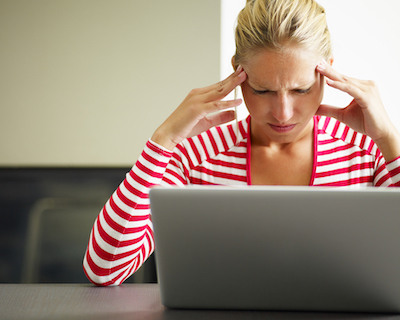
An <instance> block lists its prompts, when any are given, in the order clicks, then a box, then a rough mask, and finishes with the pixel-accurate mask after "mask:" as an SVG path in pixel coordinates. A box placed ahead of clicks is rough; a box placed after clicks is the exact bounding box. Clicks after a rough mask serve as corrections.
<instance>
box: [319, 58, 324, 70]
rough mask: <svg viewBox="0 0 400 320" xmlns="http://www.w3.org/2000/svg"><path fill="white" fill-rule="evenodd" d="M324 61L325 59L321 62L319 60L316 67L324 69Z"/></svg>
mask: <svg viewBox="0 0 400 320" xmlns="http://www.w3.org/2000/svg"><path fill="white" fill-rule="evenodd" d="M324 61H325V60H323V61H322V62H320V63H319V64H318V65H317V68H318V69H320V70H325V69H326V63H324Z"/></svg>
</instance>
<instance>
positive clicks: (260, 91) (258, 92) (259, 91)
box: [253, 89, 271, 95]
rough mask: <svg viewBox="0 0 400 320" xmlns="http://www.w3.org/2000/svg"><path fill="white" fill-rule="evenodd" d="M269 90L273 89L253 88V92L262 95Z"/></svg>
mask: <svg viewBox="0 0 400 320" xmlns="http://www.w3.org/2000/svg"><path fill="white" fill-rule="evenodd" d="M268 92H271V91H269V90H256V89H253V94H258V95H262V94H266V93H268Z"/></svg>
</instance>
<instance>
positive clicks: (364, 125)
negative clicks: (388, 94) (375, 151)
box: [317, 61, 400, 162]
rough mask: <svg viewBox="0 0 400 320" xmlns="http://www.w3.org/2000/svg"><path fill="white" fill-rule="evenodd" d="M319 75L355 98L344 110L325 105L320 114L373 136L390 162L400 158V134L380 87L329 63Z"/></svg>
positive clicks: (320, 70) (321, 68)
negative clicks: (383, 101)
mask: <svg viewBox="0 0 400 320" xmlns="http://www.w3.org/2000/svg"><path fill="white" fill-rule="evenodd" d="M317 71H318V72H319V73H320V74H321V75H323V76H325V77H326V83H327V84H328V85H329V86H331V87H333V88H335V89H338V90H341V91H343V92H346V93H348V94H349V95H350V96H352V97H353V98H354V99H353V101H352V102H351V103H350V104H349V105H348V106H347V107H345V108H342V109H340V108H337V107H333V106H329V105H321V106H320V107H319V109H318V111H317V114H319V115H325V116H329V117H333V118H335V119H337V120H339V121H340V122H343V123H344V124H346V125H348V126H349V127H350V128H352V129H353V130H355V131H357V132H360V133H363V134H366V135H367V136H369V137H370V138H371V139H372V140H373V141H374V142H375V143H376V145H377V146H378V148H379V150H380V151H381V152H382V155H383V157H384V158H385V160H386V162H390V161H392V160H394V159H397V158H399V157H400V134H399V132H398V131H397V129H396V127H395V126H394V125H393V123H392V122H391V121H390V118H389V116H388V114H387V112H386V110H385V108H384V106H383V103H382V100H381V97H380V94H379V90H378V87H377V85H376V83H375V82H373V81H366V80H358V79H354V78H350V77H347V76H345V75H342V74H340V73H339V72H337V71H336V70H334V69H333V68H332V67H331V66H330V65H329V64H328V63H327V62H326V61H323V62H321V63H320V64H319V65H318V66H317Z"/></svg>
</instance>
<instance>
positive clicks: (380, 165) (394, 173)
mask: <svg viewBox="0 0 400 320" xmlns="http://www.w3.org/2000/svg"><path fill="white" fill-rule="evenodd" d="M374 186H377V187H400V157H398V158H396V159H394V160H392V161H390V162H385V159H384V158H383V157H382V156H380V157H378V158H377V161H376V171H375V177H374Z"/></svg>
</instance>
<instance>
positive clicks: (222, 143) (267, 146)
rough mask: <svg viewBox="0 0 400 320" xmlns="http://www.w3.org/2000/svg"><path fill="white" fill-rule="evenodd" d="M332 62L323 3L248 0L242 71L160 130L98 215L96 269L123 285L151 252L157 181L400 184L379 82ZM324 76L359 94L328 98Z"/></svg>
mask: <svg viewBox="0 0 400 320" xmlns="http://www.w3.org/2000/svg"><path fill="white" fill-rule="evenodd" d="M332 63H333V57H332V53H331V45H330V36H329V31H328V28H327V25H326V19H325V13H324V9H323V8H322V7H321V6H319V5H318V4H317V3H316V2H315V1H314V0H301V1H300V0H299V1H292V0H248V1H247V4H246V6H245V8H244V9H243V10H242V11H241V12H240V14H239V17H238V25H237V29H236V53H235V56H234V57H233V58H232V64H233V67H234V69H235V70H236V71H235V72H234V73H233V74H232V75H231V76H229V77H228V78H227V79H225V80H224V81H222V82H220V83H217V84H215V85H212V86H209V87H206V88H202V89H195V90H192V92H190V94H189V95H188V96H187V97H186V99H185V100H184V101H183V102H182V104H181V105H180V106H179V107H178V108H177V109H176V110H175V111H174V112H173V113H172V115H171V116H170V117H169V118H168V119H167V120H166V121H165V122H164V123H163V124H162V125H161V126H160V127H159V128H158V129H157V130H156V131H155V132H154V134H153V136H152V138H151V140H149V141H148V142H147V144H146V146H145V149H144V150H143V152H142V155H141V156H140V158H139V159H138V161H137V162H136V164H135V165H134V166H133V168H132V170H131V171H130V172H129V173H128V174H127V176H126V179H125V180H124V181H123V182H122V184H121V185H120V186H119V188H118V189H117V190H116V192H115V193H114V194H113V195H112V197H111V198H110V199H109V201H108V202H107V203H106V205H105V206H104V208H103V210H102V211H101V212H100V214H99V217H98V218H97V220H96V222H95V224H94V227H93V230H92V233H91V236H90V240H89V245H88V249H87V252H86V255H85V258H84V270H85V272H86V274H87V276H88V278H89V279H90V280H91V281H92V282H93V283H96V284H98V285H111V284H120V283H122V282H123V281H124V280H125V279H126V278H127V277H129V276H130V275H131V274H132V273H133V272H135V271H136V270H137V269H138V268H139V267H140V266H141V265H142V263H143V262H144V261H145V260H146V259H147V258H148V256H149V255H150V254H151V253H152V252H153V250H154V242H153V231H152V230H153V227H152V222H151V217H150V205H149V199H148V192H149V188H151V187H152V186H154V185H158V184H175V185H186V184H212V185H248V184H249V185H312V186H352V187H363V186H400V136H399V133H398V132H397V131H396V129H395V127H394V126H393V124H392V123H391V122H390V119H389V117H388V116H387V114H386V112H385V110H384V107H383V105H382V102H381V99H380V97H379V93H378V90H377V88H376V85H375V84H374V83H373V82H370V81H360V80H357V79H352V78H349V77H347V76H344V75H342V74H339V73H338V72H336V71H335V70H334V69H333V68H332ZM325 82H326V83H327V84H328V85H330V86H332V87H333V88H336V89H338V90H340V91H344V92H347V93H348V94H350V95H351V96H353V98H354V100H353V101H352V102H351V104H350V105H349V106H348V107H346V108H344V109H337V108H334V107H331V106H327V105H321V101H322V98H323V90H324V85H325ZM239 85H240V86H241V88H242V92H243V97H244V100H245V103H246V106H247V108H248V110H249V113H250V116H249V117H248V118H247V119H245V120H243V121H240V122H236V123H233V124H224V125H222V124H223V123H226V122H229V121H231V120H234V118H235V115H234V112H233V111H229V110H228V111H227V109H231V108H233V107H236V106H238V105H239V104H240V103H241V102H242V101H241V100H233V101H222V100H221V99H223V98H224V97H225V96H226V95H227V94H228V93H230V92H231V91H232V90H234V89H235V88H236V87H237V86H239ZM216 111H220V112H219V113H217V114H215V112H216ZM211 113H212V114H213V115H212V116H211V115H210V114H211ZM331 117H332V118H331ZM336 119H338V120H339V121H340V122H339V121H338V120H336ZM215 126H217V127H215ZM210 128H211V129H210Z"/></svg>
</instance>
